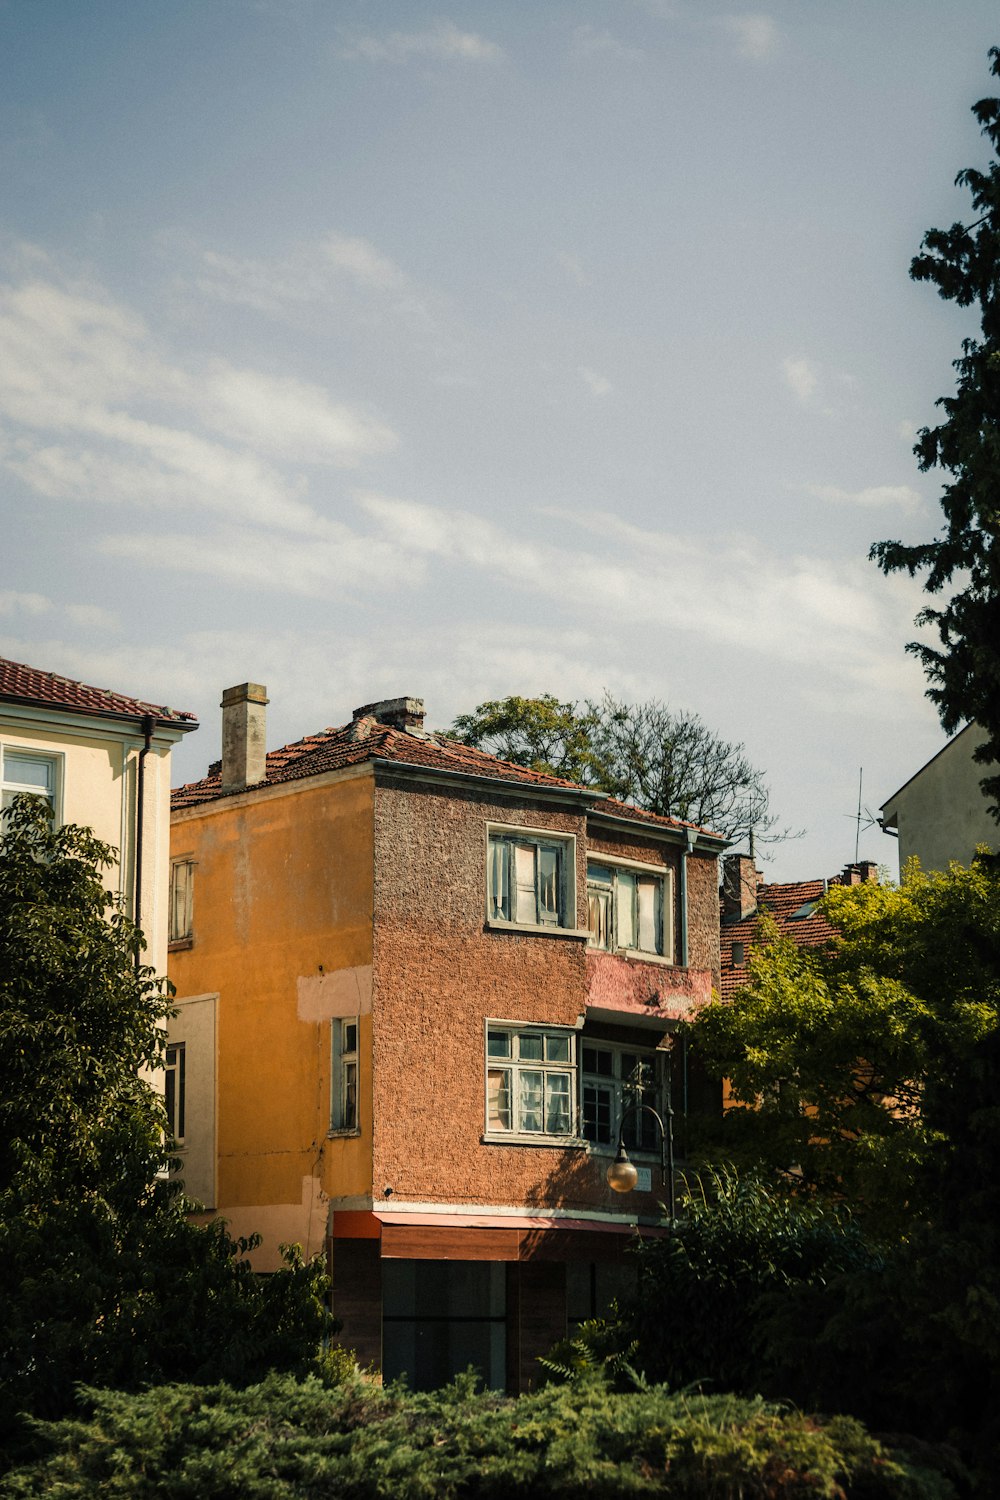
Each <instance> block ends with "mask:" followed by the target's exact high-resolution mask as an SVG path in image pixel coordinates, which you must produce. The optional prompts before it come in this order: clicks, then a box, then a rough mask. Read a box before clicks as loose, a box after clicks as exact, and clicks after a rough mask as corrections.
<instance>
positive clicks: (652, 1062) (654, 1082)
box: [580, 1036, 670, 1156]
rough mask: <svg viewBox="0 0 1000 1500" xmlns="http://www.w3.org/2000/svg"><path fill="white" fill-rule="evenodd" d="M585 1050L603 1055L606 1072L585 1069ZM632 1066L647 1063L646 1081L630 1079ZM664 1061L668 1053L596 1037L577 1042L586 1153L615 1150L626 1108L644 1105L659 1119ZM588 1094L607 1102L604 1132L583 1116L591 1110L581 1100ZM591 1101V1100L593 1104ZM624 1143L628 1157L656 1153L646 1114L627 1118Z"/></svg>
mask: <svg viewBox="0 0 1000 1500" xmlns="http://www.w3.org/2000/svg"><path fill="white" fill-rule="evenodd" d="M590 1050H593V1051H599V1052H602V1053H604V1054H608V1055H609V1060H610V1063H611V1071H610V1072H603V1071H600V1070H595V1069H593V1068H590V1069H588V1068H587V1062H588V1061H592V1059H588V1057H587V1053H588V1051H590ZM636 1062H638V1063H640V1064H642V1065H648V1066H649V1069H650V1075H649V1080H648V1081H646V1082H642V1083H641V1084H639V1083H637V1081H636V1080H635V1078H634V1067H635V1063H636ZM669 1063H670V1059H669V1054H668V1053H666V1052H665V1051H663V1050H662V1049H660V1050H656V1049H653V1048H645V1047H636V1046H629V1045H626V1044H624V1043H620V1042H609V1041H605V1040H604V1039H603V1038H597V1037H588V1036H582V1037H581V1038H580V1134H581V1135H582V1136H583V1137H584V1139H585V1140H586V1141H587V1144H588V1145H589V1146H590V1149H591V1150H592V1151H597V1152H601V1151H614V1150H615V1148H616V1146H617V1144H618V1131H619V1128H620V1126H621V1122H622V1117H623V1115H624V1113H625V1110H626V1108H627V1107H628V1106H629V1105H630V1104H647V1105H650V1106H651V1107H652V1108H653V1109H655V1110H656V1112H657V1114H658V1115H659V1116H660V1117H661V1119H662V1117H663V1093H664V1090H663V1070H664V1068H665V1067H668V1066H669ZM588 1090H592V1091H594V1093H595V1094H602V1095H604V1096H605V1098H606V1099H607V1101H608V1104H609V1109H608V1123H607V1129H606V1131H603V1130H601V1128H600V1123H599V1121H596V1120H595V1121H594V1122H593V1123H591V1122H590V1121H588V1119H587V1115H588V1113H591V1114H593V1113H594V1112H595V1111H594V1109H593V1105H591V1103H590V1101H589V1100H588V1097H587V1095H588ZM596 1103H597V1100H596V1099H595V1100H594V1104H596ZM588 1106H589V1107H588ZM625 1145H626V1147H627V1149H628V1151H629V1152H630V1153H632V1154H633V1155H639V1156H643V1155H648V1156H652V1155H657V1154H659V1152H660V1149H661V1146H660V1141H659V1137H658V1135H657V1134H656V1126H655V1123H654V1122H653V1120H652V1119H651V1118H650V1116H648V1115H642V1114H636V1115H634V1116H633V1117H632V1118H631V1119H630V1120H629V1122H628V1125H627V1127H626V1130H625Z"/></svg>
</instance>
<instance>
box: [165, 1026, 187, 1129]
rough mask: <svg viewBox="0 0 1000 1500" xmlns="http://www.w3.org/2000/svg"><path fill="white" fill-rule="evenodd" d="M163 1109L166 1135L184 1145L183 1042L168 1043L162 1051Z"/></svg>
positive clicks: (184, 1060) (185, 1123)
mask: <svg viewBox="0 0 1000 1500" xmlns="http://www.w3.org/2000/svg"><path fill="white" fill-rule="evenodd" d="M163 1074H164V1078H163V1107H164V1109H165V1110H166V1112H167V1135H168V1137H169V1138H170V1139H171V1140H172V1141H174V1142H175V1144H176V1145H178V1146H183V1145H184V1140H185V1135H186V1131H187V1119H186V1112H187V1056H186V1052H185V1047H184V1043H183V1042H168V1043H167V1045H166V1047H165V1048H164V1051H163Z"/></svg>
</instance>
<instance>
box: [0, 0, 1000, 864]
mask: <svg viewBox="0 0 1000 1500" xmlns="http://www.w3.org/2000/svg"><path fill="white" fill-rule="evenodd" d="M758 5H763V7H764V8H757V6H758ZM996 43H1000V25H998V24H997V16H996V8H995V4H992V3H986V0H952V3H951V4H950V5H948V6H942V5H941V4H940V3H939V0H906V3H905V4H904V3H903V0H823V3H820V0H775V3H772V4H767V3H766V0H754V4H753V5H752V6H742V5H740V4H739V3H737V0H718V3H716V0H676V3H672V0H492V3H486V0H431V3H427V4H425V3H424V0H170V3H167V0H160V3H153V0H146V3H136V0H87V3H85V4H81V3H80V0H0V518H2V530H0V558H2V569H0V654H2V655H4V656H7V657H11V658H13V659H14V660H17V661H24V662H27V663H30V664H31V665H32V666H35V667H40V668H43V669H46V670H51V671H55V672H60V673H63V674H66V675H68V676H71V677H76V678H80V679H82V680H83V681H86V682H89V683H92V684H95V685H97V686H101V687H110V688H114V689H115V690H117V691H120V692H126V693H131V694H134V695H136V696H139V697H143V698H146V699H150V700H152V701H154V702H157V703H167V704H170V705H171V706H172V707H174V708H181V709H188V710H191V711H193V712H195V713H196V714H197V715H198V717H199V719H200V720H201V728H200V729H199V730H198V732H197V733H195V734H192V735H189V736H187V737H186V739H185V741H184V743H183V744H182V745H181V747H180V748H179V749H178V750H177V751H176V752H175V775H174V780H175V783H179V782H181V781H187V780H193V779H195V778H196V777H198V776H200V775H202V774H203V773H204V771H205V769H206V767H207V765H208V763H209V761H211V760H214V759H216V758H217V757H218V755H219V753H220V752H219V742H220V722H219V717H220V716H219V700H220V698H221V693H222V690H223V689H224V688H225V687H228V686H230V685H232V684H235V683H239V682H244V681H247V680H251V681H257V682H263V683H265V684H266V685H267V688H268V692H269V696H270V700H271V701H270V706H269V709H268V715H269V718H268V742H269V745H270V746H271V747H272V748H273V747H275V746H277V745H280V744H283V743H285V742H287V741H289V740H292V739H296V738H299V737H300V736H302V735H304V734H307V733H312V732H314V731H316V730H318V729H321V728H323V727H324V726H326V725H330V724H339V723H343V722H344V721H345V720H347V719H348V718H349V717H350V714H351V711H352V709H353V708H354V707H356V706H357V705H360V704H363V703H368V702H371V701H373V700H375V699H378V698H385V697H395V696H402V695H404V694H406V695H410V696H416V697H422V698H424V699H425V701H426V705H427V723H428V726H429V727H433V728H444V727H447V726H448V725H449V724H450V722H451V720H452V719H453V717H454V716H455V715H456V714H459V713H464V712H468V711H470V710H471V709H472V708H474V707H475V706H476V705H477V704H478V703H480V702H483V701H484V700H486V699H490V698H497V697H502V696H505V695H507V694H512V693H518V694H523V695H528V696H533V695H537V694H541V693H553V694H555V695H556V696H557V697H559V698H561V699H563V700H581V699H585V698H587V697H599V696H600V694H601V692H602V690H604V689H605V688H607V689H609V690H611V691H612V692H613V693H615V694H616V695H617V696H619V697H623V698H626V699H629V700H631V701H643V700H646V699H651V698H655V699H659V700H662V701H665V702H666V703H667V704H668V705H669V706H671V707H672V708H675V709H678V710H688V711H692V712H695V713H697V714H699V715H701V717H702V718H703V719H704V720H705V722H706V723H707V724H708V725H710V726H711V728H712V729H713V730H715V731H716V732H717V733H718V734H719V735H721V736H722V737H723V738H724V739H727V740H731V741H738V742H741V743H742V744H744V745H745V747H746V750H747V753H748V755H749V757H750V759H751V760H752V761H753V762H754V764H756V765H757V766H759V767H760V768H761V769H762V770H763V771H764V773H765V775H766V779H767V781H768V784H769V786H770V789H771V804H772V808H773V811H774V813H775V814H776V815H777V818H778V820H779V823H780V825H781V826H788V827H791V828H793V829H797V830H802V836H801V837H800V838H798V839H795V840H791V841H788V842H785V843H783V844H780V845H778V846H775V847H774V848H772V849H770V850H767V851H761V852H766V854H767V863H766V865H765V866H764V868H765V869H766V872H767V877H768V878H769V879H772V880H793V879H804V878H808V877H811V876H817V875H832V874H834V873H835V872H836V871H837V870H839V869H840V868H841V866H842V865H843V864H844V863H845V862H846V861H848V860H850V859H853V857H854V854H855V840H856V835H857V833H858V828H857V823H856V819H855V814H856V812H857V805H858V793H859V778H860V779H861V800H862V803H863V806H864V807H865V808H867V809H868V810H870V811H871V812H872V813H877V810H878V807H879V804H880V803H882V802H884V801H885V800H886V799H887V798H888V797H889V796H890V794H891V793H892V792H894V791H895V790H896V789H897V787H899V786H900V785H901V784H902V783H903V782H904V781H905V780H907V779H908V777H909V776H910V775H912V774H913V772H914V771H916V770H917V769H918V768H919V767H920V765H922V764H923V763H924V762H925V761H926V760H927V759H928V758H929V757H930V756H931V755H933V754H934V753H935V752H936V751H937V749H938V748H939V747H940V745H941V744H942V743H943V742H944V737H943V735H942V732H941V730H940V727H939V725H938V722H937V718H936V715H935V713H934V710H933V708H932V707H931V705H930V704H929V703H928V702H927V701H926V699H925V697H924V688H925V682H924V679H923V677H922V674H921V671H920V668H919V666H918V665H917V663H915V662H914V660H913V659H912V657H909V656H907V655H906V653H905V650H904V646H905V642H906V641H907V640H909V639H912V637H913V634H914V630H913V625H912V621H913V617H914V615H915V613H916V612H917V610H918V609H919V608H920V605H921V603H922V602H923V600H922V594H921V590H920V584H919V579H918V580H916V581H914V580H910V579H907V578H900V577H893V578H891V579H886V578H884V577H883V575H882V574H881V573H879V572H878V570H877V569H876V568H875V567H874V565H873V564H871V563H870V562H869V561H868V560H867V554H868V549H869V547H870V545H871V543H872V542H873V541H876V540H880V539H883V538H887V537H900V538H902V539H905V540H908V541H917V540H926V539H929V538H930V537H931V536H933V535H936V534H937V532H938V531H939V529H940V511H939V508H938V497H939V494H940V488H941V484H940V476H937V475H935V474H933V473H932V474H927V475H924V474H921V473H920V472H919V471H918V469H917V466H916V461H915V459H914V457H913V453H912V448H913V442H914V438H915V434H916V433H917V431H918V430H919V429H920V428H922V427H923V426H925V425H928V424H931V425H933V423H934V421H935V408H934V403H935V401H936V399H937V398H939V397H940V396H942V395H945V394H948V393H949V392H950V391H951V390H952V389H953V372H952V368H951V363H952V361H953V360H954V359H955V358H956V357H957V355H958V353H959V348H960V342H961V340H962V338H963V337H966V336H969V335H972V334H974V333H975V331H976V325H975V321H974V316H973V313H972V312H969V311H962V310H960V309H956V308H954V307H953V306H951V304H948V303H945V302H943V301H942V300H941V299H940V298H939V297H938V296H937V294H936V291H935V289H934V288H933V287H930V286H928V285H917V284H915V283H912V282H911V281H910V280H909V277H908V268H909V262H910V259H911V257H912V256H913V254H914V253H915V252H916V251H917V249H918V248H919V245H920V241H921V238H922V236H923V234H924V232H925V231H926V230H927V229H928V228H929V227H931V226H932V225H947V224H950V223H952V222H953V221H955V220H956V219H960V218H962V217H968V214H967V210H968V206H969V205H968V197H967V194H966V193H965V191H964V190H962V189H960V188H957V187H956V186H955V185H954V179H955V175H956V173H957V172H958V171H959V170H960V169H962V168H963V167H966V166H970V165H978V166H984V165H986V163H987V162H988V159H989V158H988V152H987V146H986V143H985V142H984V141H983V140H982V138H981V137H980V135H979V131H978V127H977V125H976V123H975V121H974V119H973V117H972V114H971V105H972V103H973V102H974V101H975V100H976V99H978V98H980V97H982V96H983V95H985V94H988V93H990V92H992V89H991V84H995V82H996V81H995V80H994V79H992V78H991V76H990V74H989V65H988V58H987V52H988V49H989V47H990V46H991V45H994V44H996ZM862 821H863V822H865V821H867V819H866V818H863V820H862ZM858 853H859V854H860V857H861V858H862V859H873V860H876V861H878V862H881V863H886V864H888V865H889V866H890V869H891V871H892V873H893V874H895V872H896V846H895V844H894V842H893V841H892V840H890V839H889V838H887V837H886V836H885V835H883V834H882V833H881V832H880V830H879V829H878V828H877V827H868V828H862V830H861V832H860V839H859V842H858Z"/></svg>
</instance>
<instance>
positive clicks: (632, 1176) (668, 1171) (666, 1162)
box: [607, 1074, 675, 1223]
mask: <svg viewBox="0 0 1000 1500" xmlns="http://www.w3.org/2000/svg"><path fill="white" fill-rule="evenodd" d="M663 1113H664V1114H665V1115H666V1121H667V1122H666V1124H664V1123H663V1121H662V1120H661V1119H660V1116H659V1115H658V1114H657V1113H656V1110H655V1109H653V1107H652V1105H650V1104H630V1105H628V1106H627V1108H626V1109H624V1110H623V1111H622V1117H621V1120H620V1121H619V1124H618V1151H617V1154H616V1156H615V1159H614V1161H613V1162H612V1163H611V1165H610V1167H609V1168H608V1172H607V1178H608V1186H609V1187H612V1188H614V1190H615V1192H616V1193H630V1192H631V1191H632V1189H633V1188H634V1187H635V1185H636V1183H637V1182H638V1180H639V1173H638V1172H637V1171H636V1169H635V1166H634V1164H633V1163H632V1162H631V1161H629V1155H628V1152H627V1151H626V1150H625V1121H626V1120H627V1119H628V1118H629V1117H630V1116H631V1115H641V1114H646V1115H652V1117H653V1119H654V1120H655V1121H656V1127H657V1129H658V1130H659V1132H660V1171H661V1181H662V1184H663V1186H664V1187H665V1188H666V1192H667V1204H666V1208H667V1217H668V1218H669V1219H670V1222H671V1223H673V1220H674V1199H675V1191H674V1111H673V1109H672V1107H671V1103H670V1078H669V1074H668V1076H667V1087H666V1108H665V1109H664V1111H663Z"/></svg>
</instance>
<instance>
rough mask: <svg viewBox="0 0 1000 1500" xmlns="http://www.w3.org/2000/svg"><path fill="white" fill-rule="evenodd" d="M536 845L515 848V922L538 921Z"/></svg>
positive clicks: (523, 845) (518, 845)
mask: <svg viewBox="0 0 1000 1500" xmlns="http://www.w3.org/2000/svg"><path fill="white" fill-rule="evenodd" d="M537 852H538V851H537V849H536V848H535V845H534V844H517V845H515V847H514V885H515V898H514V901H515V904H514V921H515V922H528V923H531V924H534V923H536V922H537V921H538V897H537V894H536V891H535V855H536V854H537Z"/></svg>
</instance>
